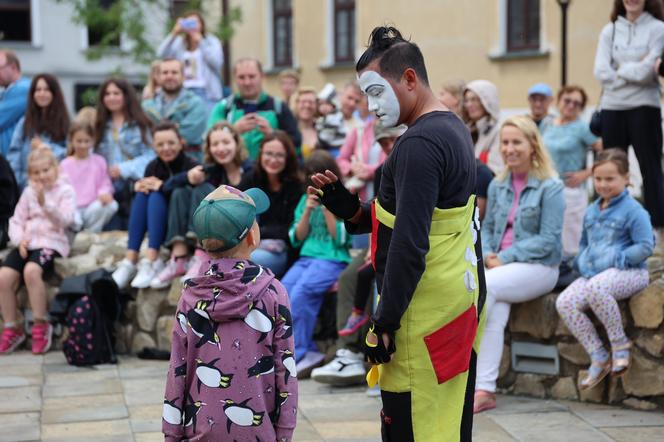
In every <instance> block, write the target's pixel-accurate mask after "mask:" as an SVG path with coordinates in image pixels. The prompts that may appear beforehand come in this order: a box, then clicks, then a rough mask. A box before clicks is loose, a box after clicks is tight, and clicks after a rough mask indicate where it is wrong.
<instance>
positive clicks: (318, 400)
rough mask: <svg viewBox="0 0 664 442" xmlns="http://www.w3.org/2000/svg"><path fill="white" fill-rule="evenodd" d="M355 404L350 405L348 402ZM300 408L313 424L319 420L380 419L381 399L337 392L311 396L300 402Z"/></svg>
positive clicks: (323, 421)
mask: <svg viewBox="0 0 664 442" xmlns="http://www.w3.org/2000/svg"><path fill="white" fill-rule="evenodd" d="M350 403H352V404H353V406H352V407H349V406H348V404H350ZM299 408H300V410H301V411H302V413H304V414H305V415H306V417H307V419H308V420H309V421H311V422H312V423H313V424H317V423H319V422H322V423H327V422H338V421H344V422H345V421H362V420H373V419H375V420H378V416H379V413H380V408H381V404H380V400H379V399H378V398H370V397H367V396H366V395H364V396H359V397H358V395H357V394H348V393H347V394H337V395H335V396H334V397H330V396H311V397H307V400H306V401H300V402H299Z"/></svg>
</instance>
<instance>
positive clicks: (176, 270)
mask: <svg viewBox="0 0 664 442" xmlns="http://www.w3.org/2000/svg"><path fill="white" fill-rule="evenodd" d="M188 265H189V257H188V256H181V257H177V258H176V257H172V258H171V259H169V260H168V263H167V264H166V267H164V270H162V271H161V272H159V274H158V275H157V276H155V277H154V278H153V279H152V282H150V287H152V288H153V289H163V288H166V287H168V286H169V285H171V281H173V280H174V279H175V278H177V277H178V276H182V275H184V274H185V273H186V272H187V266H188Z"/></svg>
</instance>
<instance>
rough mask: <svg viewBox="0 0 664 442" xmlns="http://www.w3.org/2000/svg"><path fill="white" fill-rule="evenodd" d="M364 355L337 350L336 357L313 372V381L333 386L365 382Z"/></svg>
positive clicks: (341, 349) (346, 350)
mask: <svg viewBox="0 0 664 442" xmlns="http://www.w3.org/2000/svg"><path fill="white" fill-rule="evenodd" d="M366 375H367V371H366V370H365V368H364V355H363V354H362V353H354V352H352V351H350V350H348V349H346V348H340V349H339V350H337V355H336V357H335V358H334V359H333V360H332V361H330V362H329V363H327V364H326V365H324V366H322V367H320V368H316V369H314V370H313V371H312V372H311V379H313V380H314V381H316V382H321V383H323V384H331V385H353V384H361V383H363V382H365V377H366Z"/></svg>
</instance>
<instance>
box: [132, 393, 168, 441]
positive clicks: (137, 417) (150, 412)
mask: <svg viewBox="0 0 664 442" xmlns="http://www.w3.org/2000/svg"><path fill="white" fill-rule="evenodd" d="M163 410H164V407H163V403H159V402H158V403H156V404H155V403H154V402H153V405H139V406H136V407H131V406H130V407H129V422H130V423H131V430H132V431H133V432H134V433H149V432H161V416H162V412H163ZM162 440H163V435H162Z"/></svg>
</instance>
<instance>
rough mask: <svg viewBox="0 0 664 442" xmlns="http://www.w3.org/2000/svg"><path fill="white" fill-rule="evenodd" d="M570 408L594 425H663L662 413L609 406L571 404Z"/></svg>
mask: <svg viewBox="0 0 664 442" xmlns="http://www.w3.org/2000/svg"><path fill="white" fill-rule="evenodd" d="M570 409H571V410H572V412H573V413H574V414H576V415H577V416H579V417H580V418H581V419H583V420H584V421H586V422H588V423H589V424H590V425H592V426H594V427H635V426H646V425H647V426H664V413H658V412H650V411H636V410H624V409H622V408H618V407H609V406H591V407H578V406H571V407H570Z"/></svg>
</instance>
